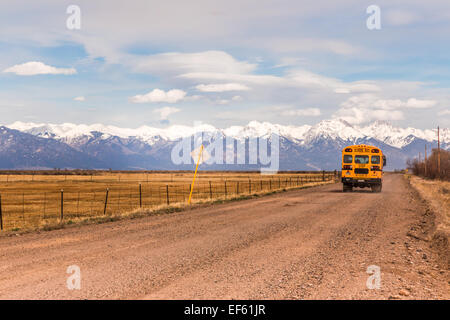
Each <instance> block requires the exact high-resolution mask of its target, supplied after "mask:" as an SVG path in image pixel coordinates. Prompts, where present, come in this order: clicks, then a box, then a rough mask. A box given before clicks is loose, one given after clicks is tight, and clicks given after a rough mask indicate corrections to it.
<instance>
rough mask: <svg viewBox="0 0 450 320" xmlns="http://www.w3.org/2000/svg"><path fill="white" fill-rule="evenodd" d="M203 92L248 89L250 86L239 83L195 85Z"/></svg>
mask: <svg viewBox="0 0 450 320" xmlns="http://www.w3.org/2000/svg"><path fill="white" fill-rule="evenodd" d="M195 88H196V89H197V90H199V91H202V92H225V91H246V90H250V88H249V87H247V86H246V85H243V84H239V83H218V84H199V85H197V86H196V87H195Z"/></svg>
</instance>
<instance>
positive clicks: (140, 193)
mask: <svg viewBox="0 0 450 320" xmlns="http://www.w3.org/2000/svg"><path fill="white" fill-rule="evenodd" d="M139 208H142V185H141V184H140V183H139Z"/></svg>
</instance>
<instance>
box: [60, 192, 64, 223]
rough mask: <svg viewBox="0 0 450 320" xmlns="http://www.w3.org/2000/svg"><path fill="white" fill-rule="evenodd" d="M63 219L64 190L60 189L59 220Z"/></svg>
mask: <svg viewBox="0 0 450 320" xmlns="http://www.w3.org/2000/svg"><path fill="white" fill-rule="evenodd" d="M63 219H64V190H63V189H61V222H62V221H63Z"/></svg>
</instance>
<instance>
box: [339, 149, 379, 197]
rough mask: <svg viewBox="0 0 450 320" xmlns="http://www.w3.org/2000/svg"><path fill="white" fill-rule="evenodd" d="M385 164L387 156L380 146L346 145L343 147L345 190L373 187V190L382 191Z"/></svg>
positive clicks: (343, 183) (343, 181) (343, 180)
mask: <svg viewBox="0 0 450 320" xmlns="http://www.w3.org/2000/svg"><path fill="white" fill-rule="evenodd" d="M384 166H386V156H384V155H383V152H382V151H381V149H380V148H377V147H374V146H369V145H365V144H359V145H353V146H348V147H345V148H344V149H342V185H343V191H344V192H349V191H352V190H353V188H371V189H372V192H381V186H382V176H383V167H384Z"/></svg>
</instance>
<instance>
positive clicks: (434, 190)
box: [410, 176, 450, 235]
mask: <svg viewBox="0 0 450 320" xmlns="http://www.w3.org/2000/svg"><path fill="white" fill-rule="evenodd" d="M410 179H411V184H412V185H413V186H414V187H415V188H416V190H417V191H418V192H419V193H420V195H421V196H422V197H423V198H424V199H425V200H427V202H428V203H429V204H430V206H431V207H432V209H433V211H435V212H436V213H437V214H438V217H437V219H438V221H437V222H438V225H437V227H438V229H440V230H442V231H445V232H446V233H447V234H449V235H450V182H449V181H439V180H427V179H423V178H419V177H416V176H411V178H410Z"/></svg>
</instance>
